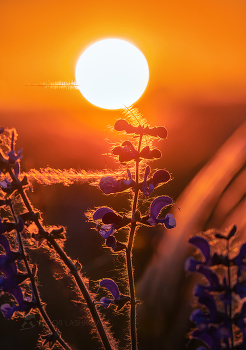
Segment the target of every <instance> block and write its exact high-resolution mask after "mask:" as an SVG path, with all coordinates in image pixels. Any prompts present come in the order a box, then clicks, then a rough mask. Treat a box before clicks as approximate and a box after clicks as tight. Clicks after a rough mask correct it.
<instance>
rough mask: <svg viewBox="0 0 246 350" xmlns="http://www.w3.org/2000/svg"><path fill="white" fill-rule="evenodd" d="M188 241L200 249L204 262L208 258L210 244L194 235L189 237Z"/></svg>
mask: <svg viewBox="0 0 246 350" xmlns="http://www.w3.org/2000/svg"><path fill="white" fill-rule="evenodd" d="M189 243H190V244H192V245H194V246H195V247H196V248H197V249H199V250H200V252H201V253H202V255H203V256H204V258H205V260H206V262H207V261H208V260H209V258H210V246H209V243H208V241H207V240H206V239H205V238H203V237H200V236H194V237H191V238H190V239H189Z"/></svg>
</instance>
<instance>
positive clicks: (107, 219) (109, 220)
mask: <svg viewBox="0 0 246 350" xmlns="http://www.w3.org/2000/svg"><path fill="white" fill-rule="evenodd" d="M102 222H103V223H104V224H118V223H120V222H122V217H121V216H120V215H117V214H116V213H114V212H113V213H112V212H108V213H106V214H104V215H103V217H102Z"/></svg>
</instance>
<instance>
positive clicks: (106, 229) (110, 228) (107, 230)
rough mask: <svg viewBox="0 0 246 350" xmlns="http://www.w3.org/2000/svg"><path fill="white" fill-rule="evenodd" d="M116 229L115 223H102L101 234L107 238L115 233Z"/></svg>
mask: <svg viewBox="0 0 246 350" xmlns="http://www.w3.org/2000/svg"><path fill="white" fill-rule="evenodd" d="M114 231H115V228H114V225H113V224H108V225H102V226H101V228H100V231H99V233H100V235H101V236H102V237H103V238H105V239H107V238H108V237H109V236H111V235H113V234H114Z"/></svg>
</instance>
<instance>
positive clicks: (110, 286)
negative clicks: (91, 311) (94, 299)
mask: <svg viewBox="0 0 246 350" xmlns="http://www.w3.org/2000/svg"><path fill="white" fill-rule="evenodd" d="M100 287H103V288H106V289H107V290H108V291H109V292H110V293H111V294H112V297H113V299H109V298H106V297H103V298H101V299H100V303H101V305H102V306H103V307H106V308H107V307H108V306H109V305H110V304H116V305H117V306H118V310H120V309H122V307H123V306H124V305H125V304H126V303H127V302H128V301H130V297H128V296H126V295H123V294H120V292H119V288H118V286H117V284H116V283H115V282H114V281H113V280H111V279H109V278H105V279H103V280H101V281H100Z"/></svg>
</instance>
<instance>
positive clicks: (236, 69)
mask: <svg viewBox="0 0 246 350" xmlns="http://www.w3.org/2000/svg"><path fill="white" fill-rule="evenodd" d="M245 18H246V3H245V1H244V0H234V1H231V0H230V1H229V0H226V1H225V0H223V1H222V0H199V1H197V0H189V1H183V0H174V1H168V2H167V1H152V2H151V4H150V3H149V2H147V1H146V2H143V1H136V0H135V1H132V0H131V1H124V2H123V1H112V0H110V1H109V0H106V1H97V0H94V1H75V0H71V1H64V0H57V1H54V0H42V1H41V0H37V1H33V0H25V1H17V0H2V1H1V2H0V34H1V35H0V37H1V39H0V43H1V56H0V96H1V97H0V108H1V109H5V110H6V109H7V110H12V109H18V110H20V109H22V110H26V109H28V110H30V109H40V108H43V109H45V108H49V109H50V108H52V109H53V108H54V109H57V108H69V109H70V108H74V109H79V110H81V109H83V108H87V107H88V106H87V102H86V101H84V99H83V98H82V97H81V95H80V93H79V92H78V91H66V92H63V91H51V90H45V89H42V88H30V87H26V84H28V83H31V84H35V83H40V82H46V81H51V82H52V81H73V80H74V70H75V65H76V61H77V59H78V57H79V55H80V53H81V52H82V51H83V50H84V49H85V48H86V47H87V46H88V45H90V44H91V43H92V42H94V41H96V40H99V39H102V38H105V37H119V38H123V39H126V40H129V41H130V42H132V43H134V44H135V45H136V46H138V47H139V48H140V49H141V50H142V51H143V53H144V54H145V56H146V58H147V60H148V62H149V66H150V81H149V86H148V90H147V92H146V94H145V97H144V98H145V99H146V100H148V99H149V98H151V93H152V92H153V91H159V90H160V89H164V90H165V91H166V94H167V96H170V95H171V96H172V97H175V98H176V97H182V98H183V97H185V98H186V97H187V96H189V97H196V98H197V97H199V98H200V99H203V98H206V99H207V98H208V99H213V100H214V99H215V100H216V99H227V100H228V99H229V100H233V101H234V100H237V101H245V99H246V20H245ZM147 102H149V101H147Z"/></svg>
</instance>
